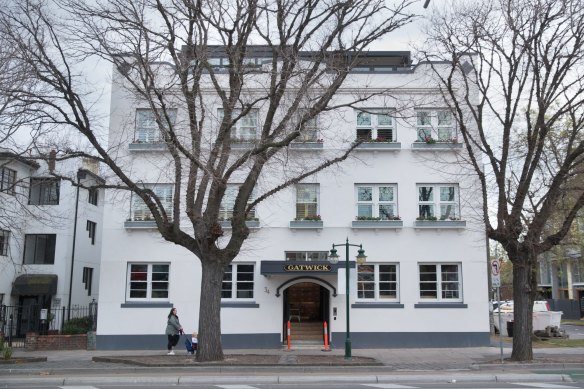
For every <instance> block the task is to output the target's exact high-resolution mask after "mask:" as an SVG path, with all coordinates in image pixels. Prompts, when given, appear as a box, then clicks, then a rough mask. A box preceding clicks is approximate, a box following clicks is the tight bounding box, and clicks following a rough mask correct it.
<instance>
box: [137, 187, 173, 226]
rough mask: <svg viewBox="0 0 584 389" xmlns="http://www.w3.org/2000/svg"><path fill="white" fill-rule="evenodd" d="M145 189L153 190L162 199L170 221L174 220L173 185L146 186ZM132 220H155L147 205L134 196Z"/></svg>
mask: <svg viewBox="0 0 584 389" xmlns="http://www.w3.org/2000/svg"><path fill="white" fill-rule="evenodd" d="M144 188H149V189H152V191H153V192H154V194H155V195H156V196H157V197H158V198H159V199H160V202H161V203H162V206H163V207H164V210H165V211H166V214H167V215H168V219H169V220H170V219H172V211H173V204H172V202H173V191H174V185H173V184H145V185H144ZM132 200H133V201H132V220H134V221H147V220H154V218H153V216H152V212H150V209H149V208H148V207H147V206H146V203H145V202H144V201H143V200H142V199H141V198H140V197H138V195H136V194H133V195H132Z"/></svg>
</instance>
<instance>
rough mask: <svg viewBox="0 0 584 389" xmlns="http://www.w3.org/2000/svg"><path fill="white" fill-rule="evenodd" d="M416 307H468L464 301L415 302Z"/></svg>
mask: <svg viewBox="0 0 584 389" xmlns="http://www.w3.org/2000/svg"><path fill="white" fill-rule="evenodd" d="M414 308H468V305H466V304H463V303H419V304H414Z"/></svg>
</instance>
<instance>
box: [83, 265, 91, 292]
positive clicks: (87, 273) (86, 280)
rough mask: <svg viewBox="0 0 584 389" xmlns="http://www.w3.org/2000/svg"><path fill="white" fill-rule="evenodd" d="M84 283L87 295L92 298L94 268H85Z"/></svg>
mask: <svg viewBox="0 0 584 389" xmlns="http://www.w3.org/2000/svg"><path fill="white" fill-rule="evenodd" d="M83 283H84V284H85V290H87V295H88V296H91V287H92V285H93V268H92V267H84V268H83Z"/></svg>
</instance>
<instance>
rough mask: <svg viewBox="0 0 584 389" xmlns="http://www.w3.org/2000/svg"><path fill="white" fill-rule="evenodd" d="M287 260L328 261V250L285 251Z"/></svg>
mask: <svg viewBox="0 0 584 389" xmlns="http://www.w3.org/2000/svg"><path fill="white" fill-rule="evenodd" d="M284 257H285V260H286V261H292V262H294V261H305V262H311V261H326V260H328V251H286V252H285V253H284Z"/></svg>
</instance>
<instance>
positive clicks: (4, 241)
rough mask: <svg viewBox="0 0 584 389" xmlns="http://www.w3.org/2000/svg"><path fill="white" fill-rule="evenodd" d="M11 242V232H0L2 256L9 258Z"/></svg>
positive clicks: (0, 252)
mask: <svg viewBox="0 0 584 389" xmlns="http://www.w3.org/2000/svg"><path fill="white" fill-rule="evenodd" d="M9 240H10V231H6V230H0V255H1V256H3V257H6V256H8V242H9Z"/></svg>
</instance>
